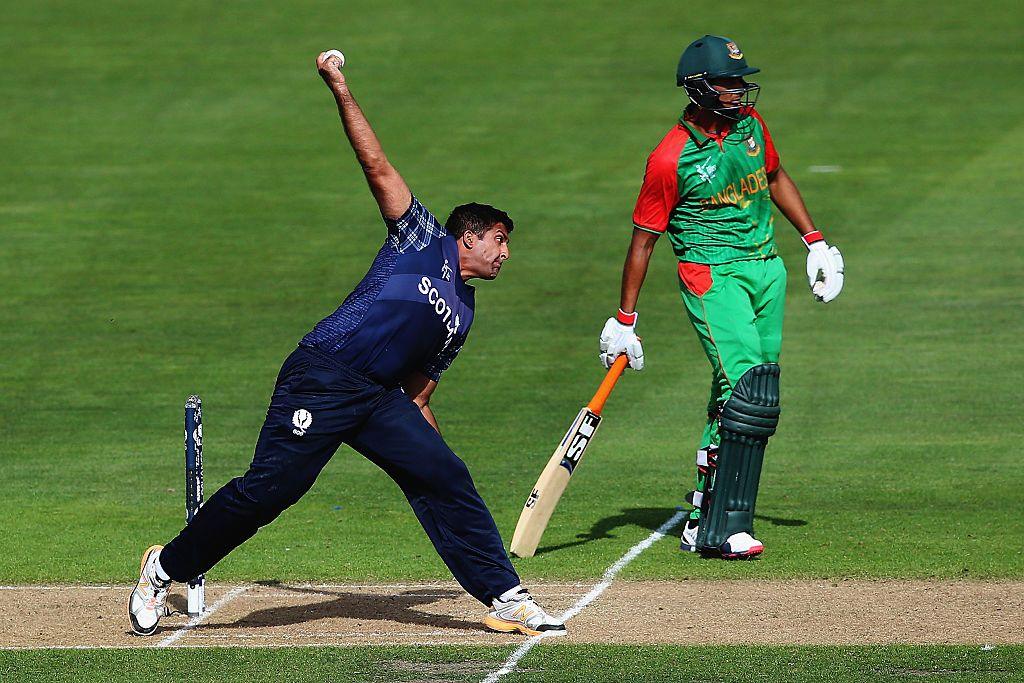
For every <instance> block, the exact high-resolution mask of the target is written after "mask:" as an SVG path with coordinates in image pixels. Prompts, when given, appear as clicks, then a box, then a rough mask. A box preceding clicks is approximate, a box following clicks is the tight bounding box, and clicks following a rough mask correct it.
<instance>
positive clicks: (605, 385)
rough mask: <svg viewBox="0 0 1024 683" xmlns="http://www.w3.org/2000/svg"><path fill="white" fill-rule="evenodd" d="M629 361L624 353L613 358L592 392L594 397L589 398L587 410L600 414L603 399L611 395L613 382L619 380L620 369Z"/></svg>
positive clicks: (623, 368) (605, 399)
mask: <svg viewBox="0 0 1024 683" xmlns="http://www.w3.org/2000/svg"><path fill="white" fill-rule="evenodd" d="M628 363H629V358H627V357H626V354H622V355H621V356H619V357H618V358H616V359H615V362H614V363H612V367H611V368H609V369H608V374H607V375H605V376H604V380H602V382H601V386H599V387H598V388H597V393H596V394H594V398H592V399H590V403H588V404H587V410H589V411H590V412H592V413H594V414H595V415H600V414H601V409H602V408H604V403H605V401H607V400H608V397H609V396H611V393H612V389H614V388H615V383H616V382H618V381H619V377H622V371H623V370H625V369H626V365H627V364H628Z"/></svg>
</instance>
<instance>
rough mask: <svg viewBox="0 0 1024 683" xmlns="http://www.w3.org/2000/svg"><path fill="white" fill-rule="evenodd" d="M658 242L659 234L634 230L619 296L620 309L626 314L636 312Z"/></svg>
mask: <svg viewBox="0 0 1024 683" xmlns="http://www.w3.org/2000/svg"><path fill="white" fill-rule="evenodd" d="M657 241H658V235H657V234H655V233H653V232H649V231H647V230H641V229H640V228H634V229H633V239H632V241H631V242H630V243H629V251H628V252H626V263H625V264H624V265H623V267H622V291H621V293H620V295H619V308H620V309H622V311H623V312H624V313H632V312H634V311H635V310H636V302H637V299H639V298H640V288H641V287H643V284H644V279H645V278H646V277H647V267H648V265H650V262H651V254H652V253H654V245H655V243H657Z"/></svg>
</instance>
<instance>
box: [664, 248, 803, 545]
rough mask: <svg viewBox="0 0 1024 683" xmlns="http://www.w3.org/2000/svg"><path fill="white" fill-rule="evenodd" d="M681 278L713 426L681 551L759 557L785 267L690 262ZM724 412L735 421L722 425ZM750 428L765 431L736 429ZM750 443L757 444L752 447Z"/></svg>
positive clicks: (703, 446) (700, 457)
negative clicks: (702, 359) (706, 378)
mask: <svg viewBox="0 0 1024 683" xmlns="http://www.w3.org/2000/svg"><path fill="white" fill-rule="evenodd" d="M680 281H681V286H680V290H681V293H682V296H683V301H684V303H685V304H686V308H687V313H688V315H689V317H690V320H691V322H692V323H693V326H694V329H695V331H696V332H697V335H698V338H699V339H700V341H701V343H702V345H703V347H704V349H705V352H706V353H707V356H708V359H709V361H710V362H711V366H712V373H713V379H712V388H711V400H710V403H709V407H708V421H707V423H706V425H705V428H704V430H703V433H702V438H701V442H700V447H699V449H698V451H697V472H698V474H697V488H696V490H695V491H694V493H693V494H692V497H691V499H690V500H691V502H692V503H693V504H694V507H695V509H694V511H693V512H692V513H691V515H690V519H689V520H688V521H687V524H686V525H685V528H684V532H683V539H682V545H681V547H682V548H683V549H686V550H698V549H699V550H702V551H705V552H709V551H714V552H720V553H721V554H722V556H723V557H747V556H753V555H756V554H758V553H760V552H761V550H762V549H763V546H762V545H761V544H760V543H759V542H757V541H756V539H754V538H753V510H754V502H755V500H756V496H757V488H758V482H759V480H760V472H761V462H762V459H763V454H764V445H765V444H766V442H767V437H768V436H770V434H771V433H773V432H774V424H775V423H777V421H778V365H777V362H778V351H779V346H780V345H781V314H782V297H783V295H784V291H785V269H784V267H783V266H782V263H781V260H780V259H777V258H775V259H767V260H763V261H761V260H758V261H743V262H736V263H730V264H723V265H718V266H699V265H697V264H683V266H681V267H680ZM766 364H767V365H766ZM769 384H770V385H772V386H768V385H769ZM737 387H739V390H740V392H741V395H736V391H737ZM723 414H725V415H728V416H730V417H728V418H727V419H725V420H723ZM768 422H771V423H772V424H771V425H768V424H767V423H768ZM751 423H756V425H757V426H758V429H755V431H757V434H747V433H746V432H745V431H742V429H741V432H742V433H737V432H736V429H735V428H737V427H740V428H743V429H746V428H747V427H750V426H751ZM769 427H770V429H769ZM766 430H767V431H766ZM748 431H749V430H748ZM751 439H754V440H756V441H757V443H756V444H752V443H748V442H749V441H750V440H751ZM741 446H742V447H741ZM701 520H703V521H701ZM727 541H728V542H727Z"/></svg>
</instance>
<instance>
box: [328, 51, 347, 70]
mask: <svg viewBox="0 0 1024 683" xmlns="http://www.w3.org/2000/svg"><path fill="white" fill-rule="evenodd" d="M328 57H337V58H338V62H339V64H338V68H339V69H340V68H342V67H343V66H345V55H344V54H342V52H341V50H328V51H327V57H325V59H327V58H328Z"/></svg>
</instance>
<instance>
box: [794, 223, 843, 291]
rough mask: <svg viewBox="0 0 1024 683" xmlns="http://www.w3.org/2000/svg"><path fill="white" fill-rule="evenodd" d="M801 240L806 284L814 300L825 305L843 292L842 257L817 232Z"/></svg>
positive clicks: (837, 250)
mask: <svg viewBox="0 0 1024 683" xmlns="http://www.w3.org/2000/svg"><path fill="white" fill-rule="evenodd" d="M803 240H804V244H805V245H806V246H807V284H808V285H810V287H811V293H812V294H813V295H814V300H815V301H820V302H821V303H823V304H827V303H828V302H830V301H832V300H833V299H835V298H836V297H837V296H839V292H841V291H843V270H844V269H845V264H844V263H843V255H842V254H841V253H839V249H837V248H836V247H830V246H829V245H828V243H827V242H826V241H825V238H824V237H822V236H821V233H820V232H818V231H817V230H815V231H814V232H809V233H807V234H806V235H804V236H803Z"/></svg>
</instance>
